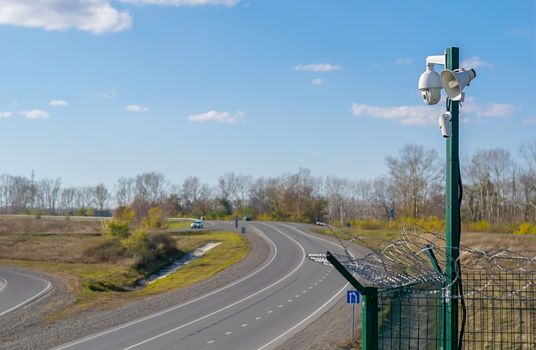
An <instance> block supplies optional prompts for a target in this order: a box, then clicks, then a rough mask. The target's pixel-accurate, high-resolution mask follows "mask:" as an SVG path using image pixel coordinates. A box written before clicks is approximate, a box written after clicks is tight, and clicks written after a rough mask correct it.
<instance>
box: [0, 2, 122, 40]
mask: <svg viewBox="0 0 536 350" xmlns="http://www.w3.org/2000/svg"><path fill="white" fill-rule="evenodd" d="M0 24H9V25H15V26H23V27H31V28H44V29H46V30H65V29H68V28H77V29H79V30H83V31H88V32H92V33H94V34H103V33H107V32H120V31H123V30H125V29H128V28H130V27H131V26H132V17H131V16H130V14H128V12H126V11H119V10H117V9H115V8H114V7H112V5H110V3H109V1H108V0H0Z"/></svg>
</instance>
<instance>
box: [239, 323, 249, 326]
mask: <svg viewBox="0 0 536 350" xmlns="http://www.w3.org/2000/svg"><path fill="white" fill-rule="evenodd" d="M247 326H248V324H247V323H244V324H243V325H242V326H240V327H247Z"/></svg>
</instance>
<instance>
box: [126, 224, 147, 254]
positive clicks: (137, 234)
mask: <svg viewBox="0 0 536 350" xmlns="http://www.w3.org/2000/svg"><path fill="white" fill-rule="evenodd" d="M147 236H148V235H147V231H144V230H136V231H134V233H133V234H132V235H130V236H127V237H125V238H123V239H121V240H120V242H121V246H122V247H123V248H124V249H125V250H126V251H127V252H128V253H129V254H131V255H132V256H136V255H139V256H141V255H143V254H144V253H145V245H146V243H147Z"/></svg>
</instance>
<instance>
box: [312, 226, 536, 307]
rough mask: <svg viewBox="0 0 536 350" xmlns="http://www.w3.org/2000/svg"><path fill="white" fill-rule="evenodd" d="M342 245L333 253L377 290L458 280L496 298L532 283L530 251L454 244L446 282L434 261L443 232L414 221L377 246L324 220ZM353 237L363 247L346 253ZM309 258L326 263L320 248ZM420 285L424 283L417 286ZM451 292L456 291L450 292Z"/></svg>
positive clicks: (524, 291) (441, 285)
mask: <svg viewBox="0 0 536 350" xmlns="http://www.w3.org/2000/svg"><path fill="white" fill-rule="evenodd" d="M327 228H328V229H329V230H330V232H331V234H332V235H333V236H334V237H336V239H337V240H338V241H339V244H340V245H341V247H342V248H343V249H344V254H334V255H335V257H336V258H337V259H338V260H339V261H340V262H341V263H342V264H343V265H344V266H345V267H346V268H347V269H348V270H349V271H350V272H352V273H354V274H355V276H356V278H358V279H359V280H360V281H361V282H363V283H364V284H366V285H370V286H374V287H378V288H380V289H382V290H388V289H394V288H410V287H411V288H414V289H415V290H416V291H418V292H419V293H422V292H423V291H424V290H426V291H427V292H428V293H434V294H436V293H444V294H446V295H448V293H449V290H450V289H451V287H452V286H453V285H454V284H455V283H458V282H460V281H463V288H464V290H465V296H473V295H480V296H482V297H491V298H500V297H512V296H515V297H516V298H534V295H535V288H536V256H527V255H523V254H520V253H518V252H514V251H511V250H507V249H493V250H483V249H477V248H472V247H469V246H466V245H460V248H459V254H457V255H458V258H457V259H455V260H452V261H451V264H452V265H451V266H453V268H454V269H455V276H456V277H455V278H454V280H453V281H450V283H447V279H446V276H445V274H444V272H443V271H441V270H438V269H437V267H436V266H434V263H433V261H432V258H431V256H430V255H431V254H430V253H433V256H434V257H435V259H437V266H442V267H444V266H446V261H447V254H446V253H447V252H446V241H445V238H444V237H443V234H440V233H437V232H433V231H430V230H427V229H425V228H423V227H419V226H414V227H413V230H412V231H408V230H407V227H406V226H404V227H403V229H402V232H401V236H400V237H399V238H396V239H394V240H391V241H388V242H385V243H384V244H383V247H380V248H378V247H374V246H372V245H371V244H369V239H367V238H364V237H360V236H352V237H351V238H350V239H348V240H347V241H346V242H345V241H344V240H343V239H342V238H341V234H342V232H340V231H338V230H336V229H334V228H333V227H331V226H327ZM351 242H355V243H356V244H357V245H359V246H361V247H364V248H365V249H366V253H365V254H363V255H362V256H358V257H355V258H354V257H352V255H351V254H350V253H349V252H348V245H349V244H350V243H351ZM310 258H311V259H312V260H314V261H317V262H320V263H323V264H329V262H328V261H327V259H326V258H325V254H313V255H310ZM424 285H426V288H424V289H423V288H420V287H419V286H421V287H422V286H424ZM450 297H451V298H457V297H458V296H454V295H451V296H450Z"/></svg>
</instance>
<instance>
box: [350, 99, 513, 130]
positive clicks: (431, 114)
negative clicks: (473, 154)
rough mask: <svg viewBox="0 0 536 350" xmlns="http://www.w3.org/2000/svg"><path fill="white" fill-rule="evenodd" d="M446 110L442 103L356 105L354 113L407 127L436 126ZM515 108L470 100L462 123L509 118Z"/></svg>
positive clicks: (463, 114) (464, 106) (465, 107)
mask: <svg viewBox="0 0 536 350" xmlns="http://www.w3.org/2000/svg"><path fill="white" fill-rule="evenodd" d="M443 110H444V107H443V106H442V103H439V104H438V105H436V106H434V107H431V106H426V105H416V106H394V107H380V106H371V105H366V104H358V103H354V104H353V105H352V113H353V115H355V116H357V117H361V116H363V117H372V118H378V119H387V120H395V121H397V122H399V123H400V124H406V125H436V123H437V118H438V116H439V114H440V113H441V112H442V111H443ZM513 111H514V108H513V106H512V105H509V104H506V103H488V104H483V105H481V104H478V103H477V102H476V101H475V100H474V98H469V99H468V100H467V102H465V103H463V104H462V107H461V109H460V112H461V114H462V123H467V122H469V119H468V118H467V115H469V116H475V117H479V118H486V117H496V118H507V117H510V116H511V115H512V113H513Z"/></svg>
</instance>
